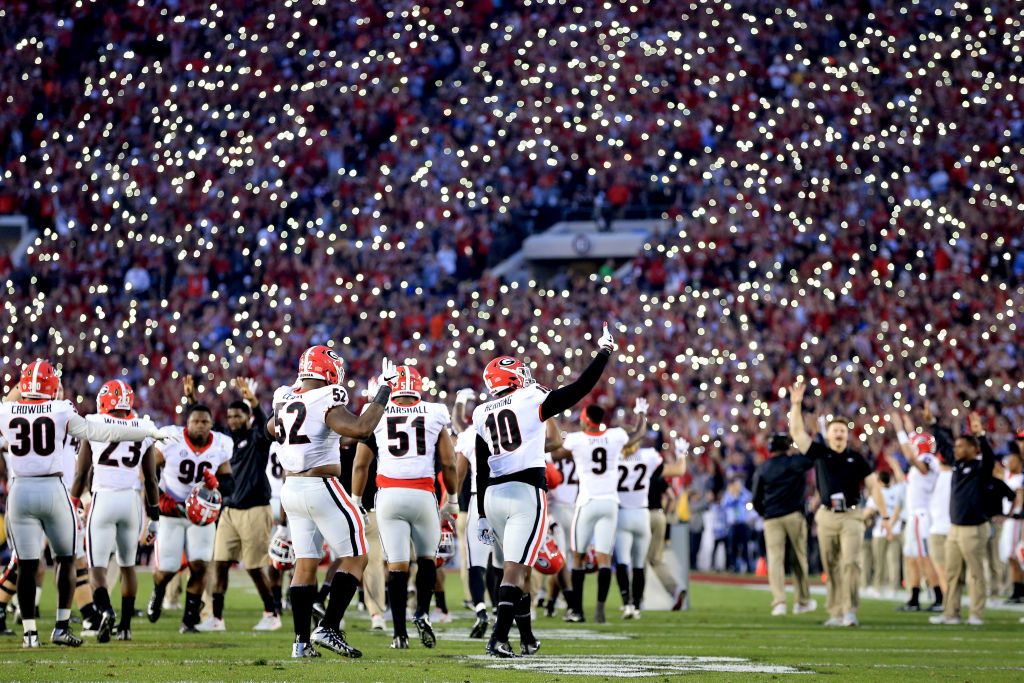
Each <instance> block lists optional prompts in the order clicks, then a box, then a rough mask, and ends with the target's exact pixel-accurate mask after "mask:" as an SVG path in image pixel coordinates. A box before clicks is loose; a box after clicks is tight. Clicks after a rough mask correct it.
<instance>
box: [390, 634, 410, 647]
mask: <svg viewBox="0 0 1024 683" xmlns="http://www.w3.org/2000/svg"><path fill="white" fill-rule="evenodd" d="M391 649H392V650H408V649H409V636H395V637H394V638H392V639H391Z"/></svg>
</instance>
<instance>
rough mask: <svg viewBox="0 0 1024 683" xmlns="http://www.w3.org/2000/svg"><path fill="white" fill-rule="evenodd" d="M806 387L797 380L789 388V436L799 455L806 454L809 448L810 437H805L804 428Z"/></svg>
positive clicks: (805, 430)
mask: <svg viewBox="0 0 1024 683" xmlns="http://www.w3.org/2000/svg"><path fill="white" fill-rule="evenodd" d="M806 389H807V385H806V384H804V381H803V380H802V379H798V380H797V381H796V382H795V383H794V384H793V386H791V387H790V388H789V436H790V438H792V439H793V445H794V446H795V447H796V449H797V450H798V451H800V452H801V453H806V452H807V451H808V449H809V448H810V447H811V437H810V436H808V435H807V429H806V428H805V427H804V413H803V408H802V404H803V400H804V391H805V390H806Z"/></svg>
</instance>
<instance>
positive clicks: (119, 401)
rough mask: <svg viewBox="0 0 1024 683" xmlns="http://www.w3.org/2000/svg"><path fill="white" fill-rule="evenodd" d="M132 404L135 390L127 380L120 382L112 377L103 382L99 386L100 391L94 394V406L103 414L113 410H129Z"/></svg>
mask: <svg viewBox="0 0 1024 683" xmlns="http://www.w3.org/2000/svg"><path fill="white" fill-rule="evenodd" d="M134 405H135V392H134V391H132V388H131V387H130V386H128V383H127V382H122V381H121V380H119V379H112V380H110V381H109V382H107V383H105V384H104V385H103V386H102V387H100V393H99V394H97V395H96V406H97V408H98V409H99V411H100V412H101V413H103V414H104V415H107V414H109V413H112V412H114V411H115V410H127V411H128V412H131V410H132V407H133V406H134Z"/></svg>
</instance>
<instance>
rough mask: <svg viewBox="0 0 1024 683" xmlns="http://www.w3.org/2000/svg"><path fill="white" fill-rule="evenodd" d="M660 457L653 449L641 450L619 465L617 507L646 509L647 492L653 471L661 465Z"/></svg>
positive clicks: (624, 459)
mask: <svg viewBox="0 0 1024 683" xmlns="http://www.w3.org/2000/svg"><path fill="white" fill-rule="evenodd" d="M662 462H663V461H662V459H661V456H660V455H659V454H658V451H656V450H654V449H653V448H641V449H640V450H638V451H637V452H636V453H634V454H633V455H631V456H629V457H628V458H623V459H622V462H620V463H619V487H618V490H619V507H620V508H629V509H640V508H646V507H647V501H648V492H649V491H650V489H651V479H652V478H653V476H654V471H655V470H657V469H658V466H659V465H661V464H662Z"/></svg>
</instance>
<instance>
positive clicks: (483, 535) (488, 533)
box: [476, 517, 498, 545]
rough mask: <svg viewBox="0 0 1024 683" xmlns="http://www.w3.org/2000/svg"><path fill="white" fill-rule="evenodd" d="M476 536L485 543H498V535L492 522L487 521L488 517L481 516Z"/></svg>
mask: <svg viewBox="0 0 1024 683" xmlns="http://www.w3.org/2000/svg"><path fill="white" fill-rule="evenodd" d="M476 537H477V538H478V539H480V542H481V543H483V544H484V545H496V544H497V542H498V537H497V536H495V535H494V529H492V528H491V523H490V522H488V521H487V518H486V517H481V518H480V521H479V523H478V524H477V527H476Z"/></svg>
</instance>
